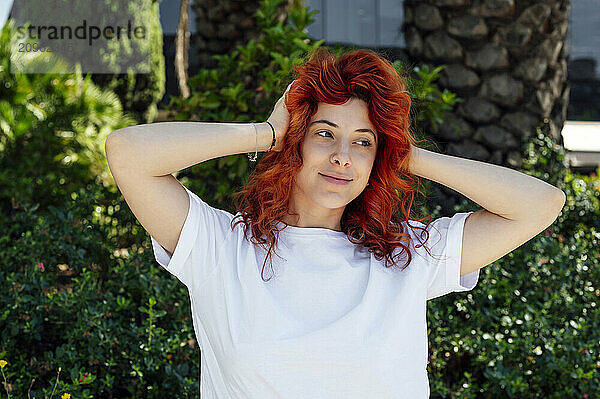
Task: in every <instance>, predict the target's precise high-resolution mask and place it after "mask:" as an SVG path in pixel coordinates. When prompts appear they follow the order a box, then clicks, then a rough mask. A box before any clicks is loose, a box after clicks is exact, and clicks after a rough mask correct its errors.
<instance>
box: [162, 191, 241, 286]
mask: <svg viewBox="0 0 600 399" xmlns="http://www.w3.org/2000/svg"><path fill="white" fill-rule="evenodd" d="M183 187H184V188H185V190H186V192H187V193H188V195H189V197H190V208H189V210H188V214H187V216H186V218H185V222H184V224H183V229H182V230H181V234H180V236H179V240H178V241H177V245H176V247H175V250H174V251H173V255H172V256H171V255H169V252H167V250H166V249H164V248H163V247H162V245H160V244H159V243H158V241H156V240H155V239H154V237H152V235H150V239H151V241H152V250H153V251H154V258H155V259H156V261H157V262H158V264H159V265H161V266H162V267H163V268H165V269H166V270H167V271H168V272H169V273H171V274H173V275H174V276H175V277H177V278H178V279H179V281H181V282H182V283H183V284H185V285H186V286H187V287H188V289H189V290H190V291H191V290H192V289H193V288H198V287H199V286H200V285H201V284H202V283H203V282H204V281H205V280H206V279H207V278H208V277H210V276H211V275H212V272H213V271H214V268H215V267H216V262H217V255H218V254H217V253H218V251H219V249H220V246H221V244H223V243H224V242H225V240H226V238H227V235H228V233H229V232H230V231H231V227H230V222H231V219H232V218H233V215H231V214H230V213H229V212H227V211H224V210H222V209H217V208H213V207H211V206H210V205H208V204H207V203H206V202H204V201H203V200H202V199H201V198H200V197H198V196H197V195H196V194H194V193H193V192H191V191H190V190H189V189H188V188H187V187H185V186H183Z"/></svg>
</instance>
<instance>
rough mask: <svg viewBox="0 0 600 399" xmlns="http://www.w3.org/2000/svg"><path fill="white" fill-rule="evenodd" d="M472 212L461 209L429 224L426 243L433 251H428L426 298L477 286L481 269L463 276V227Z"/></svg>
mask: <svg viewBox="0 0 600 399" xmlns="http://www.w3.org/2000/svg"><path fill="white" fill-rule="evenodd" d="M471 213H473V212H460V213H456V214H454V215H453V216H452V217H447V216H446V217H441V218H438V219H435V220H433V221H432V222H431V223H430V224H429V226H428V227H427V230H428V231H429V239H428V240H427V242H426V243H425V246H426V247H427V248H429V249H430V252H431V255H429V254H427V259H428V262H427V266H428V272H427V273H426V276H427V279H428V280H427V282H428V285H427V300H430V299H434V298H437V297H440V296H443V295H446V294H449V293H451V292H462V291H470V290H472V289H473V287H475V285H477V282H478V281H479V269H477V270H475V271H474V272H471V273H469V274H466V275H464V276H461V275H460V261H461V251H462V239H463V230H464V226H465V221H466V220H467V217H468V216H469V215H470V214H471ZM432 255H433V256H432Z"/></svg>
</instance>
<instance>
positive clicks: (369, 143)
mask: <svg viewBox="0 0 600 399" xmlns="http://www.w3.org/2000/svg"><path fill="white" fill-rule="evenodd" d="M321 133H325V134H329V135H331V132H328V131H327V130H320V131H318V132H317V133H315V134H318V135H319V136H321ZM321 137H325V136H321ZM360 141H364V142H365V143H367V144H364V145H362V147H370V146H372V145H373V144H372V143H371V141H369V140H367V139H363V140H360Z"/></svg>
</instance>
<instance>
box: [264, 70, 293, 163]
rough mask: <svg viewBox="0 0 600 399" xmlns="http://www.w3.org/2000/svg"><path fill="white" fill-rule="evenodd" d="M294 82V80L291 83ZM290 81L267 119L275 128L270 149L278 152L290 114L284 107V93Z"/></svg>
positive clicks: (281, 145)
mask: <svg viewBox="0 0 600 399" xmlns="http://www.w3.org/2000/svg"><path fill="white" fill-rule="evenodd" d="M294 82H295V80H294V81H293V82H292V83H294ZM292 83H290V84H289V85H288V87H287V89H285V92H284V93H283V95H282V96H281V98H280V99H279V100H277V103H275V107H273V112H271V115H270V116H269V118H268V119H267V121H269V122H271V124H272V125H273V129H275V145H274V146H273V149H272V151H277V152H279V151H281V150H282V149H283V136H285V133H286V132H287V130H288V125H289V123H290V114H289V112H288V110H287V108H286V107H285V95H286V94H287V92H288V91H289V90H290V87H291V86H292Z"/></svg>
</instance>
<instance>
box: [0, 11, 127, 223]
mask: <svg viewBox="0 0 600 399" xmlns="http://www.w3.org/2000/svg"><path fill="white" fill-rule="evenodd" d="M14 34H15V28H14V22H13V21H12V20H9V23H7V24H5V25H4V28H3V29H2V32H1V35H0V208H1V209H2V211H3V212H0V222H2V223H7V222H8V220H7V219H6V218H7V217H8V216H10V215H12V214H13V212H14V208H17V207H27V206H31V205H33V204H34V203H38V205H39V206H40V207H41V208H42V209H47V208H48V207H49V206H51V205H54V206H57V207H60V206H62V205H63V204H64V202H65V201H69V200H70V197H69V196H70V194H71V193H72V192H76V191H77V189H78V188H79V187H85V186H86V185H88V184H90V182H94V181H95V183H94V184H96V183H99V184H103V185H105V186H108V185H111V184H114V182H113V180H112V177H111V176H110V173H109V171H108V169H107V162H106V155H105V153H104V141H105V140H106V137H107V136H108V134H110V133H111V132H112V131H114V130H116V129H119V128H122V127H125V126H129V125H131V124H134V123H135V119H134V118H132V117H131V116H129V115H125V116H124V115H123V112H122V108H121V103H120V102H119V99H118V97H117V96H116V95H115V94H114V93H112V92H111V91H108V90H101V89H99V88H98V87H97V86H96V85H94V84H93V83H92V82H90V76H89V75H87V76H86V77H85V78H84V77H83V76H82V74H81V73H80V71H79V70H77V71H76V73H75V74H72V75H69V74H20V73H17V74H13V73H10V70H11V69H10V63H11V58H10V55H11V53H12V54H15V53H17V47H16V46H14V47H13V48H11V42H10V38H11V36H12V35H14ZM44 58H45V55H41V53H35V54H34V55H33V56H30V57H28V61H27V62H31V63H38V62H43V59H44Z"/></svg>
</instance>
